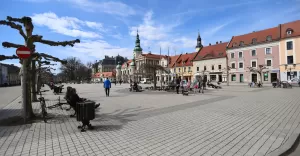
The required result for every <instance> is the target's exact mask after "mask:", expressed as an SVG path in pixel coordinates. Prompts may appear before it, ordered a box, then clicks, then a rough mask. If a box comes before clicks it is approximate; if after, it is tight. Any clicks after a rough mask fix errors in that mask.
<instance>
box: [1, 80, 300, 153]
mask: <svg viewBox="0 0 300 156" xmlns="http://www.w3.org/2000/svg"><path fill="white" fill-rule="evenodd" d="M79 87H80V86H79V85H77V88H78V89H77V90H78V91H80V96H85V97H94V98H96V97H99V94H100V95H101V94H102V93H99V91H100V90H98V89H99V87H98V86H92V85H91V86H88V85H82V86H81V87H82V88H79ZM89 87H90V88H89ZM118 88H121V87H118ZM118 88H117V87H116V88H115V89H113V90H112V95H117V97H108V98H104V97H103V99H101V101H102V104H101V106H100V109H99V110H98V111H97V114H96V119H95V120H93V121H92V122H91V123H92V125H93V126H95V130H90V131H87V132H84V133H81V132H80V131H79V130H78V129H77V126H78V125H79V123H78V122H77V121H76V119H75V118H69V114H70V112H67V111H65V110H61V109H59V108H56V109H52V110H48V112H49V113H50V116H51V117H52V118H51V119H49V120H48V121H49V123H44V122H43V121H42V120H40V121H35V122H33V123H31V124H27V125H19V126H0V136H1V138H0V155H22V156H27V155H30V156H34V155H64V156H68V155H72V156H73V155H75V156H76V155H92V156H93V155H100V156H111V155H113V156H120V155H122V156H125V155H128V156H146V155H151V156H152V155H153V156H156V155H171V156H173V155H174V156H176V155H178V156H183V155H195V156H199V155H216V156H219V155H225V156H227V155H228V156H233V155H237V156H240V155H247V156H248V155H257V156H260V155H272V156H273V155H278V154H280V153H282V152H283V151H285V150H287V149H288V148H289V147H290V146H291V145H290V143H291V142H293V141H294V139H296V138H295V137H294V136H297V135H299V133H300V127H299V123H300V104H299V101H300V97H299V96H298V93H299V91H300V89H298V88H295V89H286V90H284V92H283V90H279V89H270V90H262V91H260V92H249V93H247V94H244V95H243V96H236V97H233V96H210V95H203V96H202V94H199V95H197V96H193V97H192V96H190V97H185V96H182V95H181V96H179V95H176V94H168V95H161V96H157V95H145V94H130V95H127V94H126V95H123V96H124V97H123V98H122V96H121V94H118V93H116V92H115V90H117V89H118ZM101 90H102V89H101ZM220 92H222V91H221V90H220ZM52 94H53V93H49V94H48V93H47V96H46V98H47V99H51V100H55V99H56V98H57V96H54V95H52ZM96 95H97V96H96ZM103 96H104V94H103ZM155 97H156V98H158V99H162V97H164V99H165V101H164V102H165V103H166V104H164V103H159V102H157V103H156V105H154V104H155V103H150V102H149V99H151V98H155ZM204 97H206V98H204ZM101 98H102V97H101ZM133 98H136V99H137V100H135V99H133ZM202 98H203V99H202ZM130 99H132V100H131V101H130ZM140 99H145V100H144V101H141V100H140ZM180 99H181V100H182V101H180ZM197 99H198V101H197ZM187 100H190V102H187ZM117 101H119V102H122V103H119V104H117ZM126 101H127V102H126ZM168 101H170V102H169V103H168ZM176 101H177V103H176ZM183 101H185V103H182V102H183ZM54 103H55V102H52V104H54ZM143 103H144V105H143ZM172 103H174V105H172ZM180 103H181V104H180ZM150 104H151V105H153V108H152V109H146V110H145V109H144V110H143V108H147V107H149V106H150ZM138 105H139V106H140V107H136V106H138ZM9 106H11V107H7V109H9V108H17V107H16V106H15V107H13V106H14V105H13V104H12V105H9ZM37 106H38V105H37V104H36V105H35V108H37ZM113 106H115V108H114V109H113ZM120 106H122V107H120ZM127 106H128V107H127ZM107 108H110V109H107ZM134 108H138V109H139V110H138V111H136V109H134ZM114 110H115V111H114Z"/></svg>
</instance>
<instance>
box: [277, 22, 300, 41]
mask: <svg viewBox="0 0 300 156" xmlns="http://www.w3.org/2000/svg"><path fill="white" fill-rule="evenodd" d="M280 26H281V27H280V29H281V31H280V32H281V38H282V39H284V38H289V37H295V36H300V20H297V21H293V22H289V23H285V24H281V25H280ZM288 30H291V31H292V34H291V35H288V34H287V31H288Z"/></svg>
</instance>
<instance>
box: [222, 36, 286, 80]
mask: <svg viewBox="0 0 300 156" xmlns="http://www.w3.org/2000/svg"><path fill="white" fill-rule="evenodd" d="M266 48H271V54H266V53H265V51H266ZM252 50H256V55H255V56H252ZM239 52H242V53H243V56H242V57H241V58H239ZM226 53H227V56H228V66H229V67H231V66H232V63H235V67H236V68H235V69H231V70H230V76H229V80H230V82H236V83H240V75H241V74H243V79H244V81H243V82H245V83H249V82H251V81H252V73H251V72H250V71H249V69H248V67H251V63H252V61H256V66H257V67H258V66H259V65H266V64H267V62H266V61H267V60H272V61H271V62H272V63H271V66H268V67H267V68H268V69H265V70H264V72H267V74H268V80H267V81H262V82H263V83H270V82H271V73H277V77H278V78H279V77H280V76H279V42H272V43H268V44H260V45H254V46H248V47H242V48H237V49H230V50H227V52H226ZM231 53H234V58H231ZM239 63H243V68H239ZM234 74H235V75H236V81H232V76H231V75H234ZM258 81H261V80H260V76H259V74H257V82H258Z"/></svg>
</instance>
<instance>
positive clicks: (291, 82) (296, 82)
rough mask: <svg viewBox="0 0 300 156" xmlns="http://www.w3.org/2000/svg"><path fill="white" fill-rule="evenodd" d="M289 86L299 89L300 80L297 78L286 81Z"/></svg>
mask: <svg viewBox="0 0 300 156" xmlns="http://www.w3.org/2000/svg"><path fill="white" fill-rule="evenodd" d="M287 82H288V83H289V84H290V85H292V86H299V87H300V79H298V78H296V77H295V78H292V79H290V80H288V81H287Z"/></svg>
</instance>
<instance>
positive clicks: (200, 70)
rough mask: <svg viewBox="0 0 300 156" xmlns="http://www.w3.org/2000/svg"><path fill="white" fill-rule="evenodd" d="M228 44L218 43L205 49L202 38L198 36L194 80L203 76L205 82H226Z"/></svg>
mask: <svg viewBox="0 0 300 156" xmlns="http://www.w3.org/2000/svg"><path fill="white" fill-rule="evenodd" d="M227 44H228V43H227V42H225V43H222V41H220V42H216V44H215V45H211V44H209V45H208V46H205V47H203V45H202V43H201V37H200V35H199V34H198V38H197V46H196V51H197V53H196V55H195V57H194V58H193V70H192V71H193V78H194V80H196V79H199V77H200V76H201V77H202V78H203V79H204V80H205V81H217V82H226V81H227V76H226V72H225V71H226V70H225V69H226V64H227V58H226V47H227Z"/></svg>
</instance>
